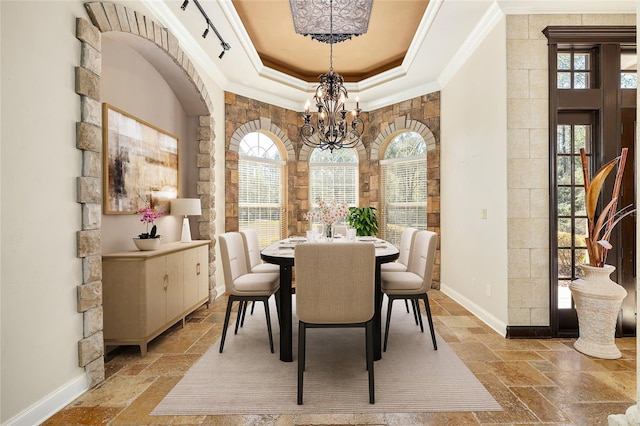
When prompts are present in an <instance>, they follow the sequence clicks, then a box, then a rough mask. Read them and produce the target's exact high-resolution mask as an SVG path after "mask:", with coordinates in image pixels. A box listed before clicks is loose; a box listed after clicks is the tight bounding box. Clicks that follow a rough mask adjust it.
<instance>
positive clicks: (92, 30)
mask: <svg viewBox="0 0 640 426" xmlns="http://www.w3.org/2000/svg"><path fill="white" fill-rule="evenodd" d="M85 8H86V10H87V12H88V14H89V16H90V18H91V20H92V22H93V25H92V24H91V23H90V22H89V21H87V20H85V19H83V18H78V19H77V20H76V37H77V38H78V40H80V42H81V58H80V66H79V67H78V68H76V70H75V78H76V93H77V94H78V95H80V99H81V117H80V118H81V120H80V122H78V123H77V126H76V127H77V128H76V146H77V148H78V149H80V150H82V176H80V177H79V178H78V181H77V188H78V189H77V194H78V195H77V201H78V203H80V205H81V208H82V230H81V231H78V232H77V237H76V238H77V256H78V257H79V258H81V259H82V277H83V280H82V284H81V285H80V286H78V290H77V297H78V303H77V309H78V312H82V313H83V339H82V340H80V341H79V342H78V362H79V365H80V366H81V367H84V368H85V372H86V374H87V381H88V383H89V387H94V386H95V385H97V384H99V383H100V382H102V381H104V379H105V372H104V338H103V334H102V330H103V311H102V247H101V246H102V244H101V238H102V232H101V226H102V225H101V220H102V113H101V111H102V110H101V103H100V74H101V71H102V62H101V53H100V51H101V33H102V32H106V31H119V32H125V33H130V34H133V35H137V36H140V37H144V38H146V39H148V40H149V41H150V42H152V43H154V44H155V45H157V46H158V47H159V48H160V49H161V50H162V51H163V52H165V53H166V54H167V55H169V57H170V58H171V59H172V60H173V61H174V63H175V64H176V66H178V67H180V68H181V69H182V71H183V72H184V73H185V76H186V78H187V79H188V80H189V81H190V82H191V83H192V85H193V87H194V89H195V90H194V94H195V93H197V95H198V96H199V97H200V101H201V102H202V106H203V110H205V111H207V112H208V113H209V115H206V116H200V117H198V128H197V131H196V135H197V136H196V138H197V141H198V154H197V167H198V181H197V184H196V185H197V188H196V191H197V194H198V195H199V197H200V200H201V204H202V215H201V216H200V217H199V218H198V222H199V226H198V232H199V234H200V238H202V239H211V240H212V244H211V248H210V250H209V288H210V297H211V298H215V297H216V296H217V294H216V291H215V288H216V284H215V250H213V246H214V244H215V240H214V236H215V231H216V230H215V223H214V220H215V203H214V193H215V182H214V176H215V175H214V173H213V167H214V157H213V154H214V145H213V144H214V140H215V134H214V131H213V126H214V121H213V118H212V117H211V116H210V114H211V113H212V111H213V104H212V102H211V99H210V98H209V94H208V93H207V90H206V87H205V86H204V82H203V81H202V79H201V78H200V76H199V74H198V72H197V71H196V69H195V67H194V66H193V63H192V62H191V61H190V60H189V58H188V57H187V55H186V54H185V53H184V52H183V51H182V49H181V48H180V46H179V44H178V40H177V38H176V37H175V36H174V35H173V34H171V33H170V32H169V31H167V29H166V28H164V27H161V26H160V25H158V24H157V23H155V22H154V21H153V20H151V19H149V18H147V17H146V16H144V15H142V14H140V13H138V12H136V11H134V10H132V9H129V8H127V7H125V6H123V5H119V4H115V3H102V2H93V3H86V4H85ZM94 25H95V26H94Z"/></svg>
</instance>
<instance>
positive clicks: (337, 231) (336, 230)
mask: <svg viewBox="0 0 640 426" xmlns="http://www.w3.org/2000/svg"><path fill="white" fill-rule="evenodd" d="M333 235H334V236H337V235H342V236H343V237H345V238H346V237H347V225H333Z"/></svg>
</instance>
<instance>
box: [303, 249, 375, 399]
mask: <svg viewBox="0 0 640 426" xmlns="http://www.w3.org/2000/svg"><path fill="white" fill-rule="evenodd" d="M294 256H295V265H296V283H297V290H296V316H297V317H298V320H299V321H298V405H301V404H302V400H303V396H302V394H303V381H304V370H305V360H306V330H307V328H319V327H364V328H365V337H366V339H365V340H366V365H367V370H368V375H369V403H371V404H374V403H375V390H374V374H373V315H374V305H375V302H374V295H375V294H374V286H375V283H374V281H375V248H374V245H373V244H362V243H355V242H354V243H351V242H347V243H342V244H322V243H305V244H299V245H297V246H296V248H295V254H294ZM323 391H328V390H326V389H325V390H323Z"/></svg>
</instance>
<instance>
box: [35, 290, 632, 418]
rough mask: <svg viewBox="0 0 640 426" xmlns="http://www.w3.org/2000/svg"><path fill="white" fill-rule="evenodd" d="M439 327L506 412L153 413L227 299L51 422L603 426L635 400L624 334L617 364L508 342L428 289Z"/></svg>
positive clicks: (550, 346) (213, 330)
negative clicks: (332, 413) (222, 414)
mask: <svg viewBox="0 0 640 426" xmlns="http://www.w3.org/2000/svg"><path fill="white" fill-rule="evenodd" d="M430 297H431V309H432V312H433V315H434V322H435V327H436V330H437V331H438V333H439V334H440V335H441V336H442V337H443V338H444V340H446V341H447V342H448V343H449V345H450V346H451V347H452V348H453V350H454V351H455V352H456V353H457V354H458V356H459V357H460V358H461V359H462V360H463V361H464V362H465V363H466V365H467V366H468V367H469V368H470V369H471V371H473V372H474V374H475V375H476V376H477V377H478V379H479V380H480V381H481V382H482V383H483V384H484V386H485V387H486V388H487V390H489V392H491V394H492V395H493V396H494V397H495V398H496V400H497V401H498V402H499V403H500V405H502V407H503V408H504V411H503V412H469V413H425V414H415V413H411V414H408V413H405V414H403V413H394V414H379V415H359V414H353V415H329V416H327V415H302V416H292V415H281V416H260V415H256V416H206V417H205V416H166V417H163V416H150V415H149V413H150V412H151V411H152V410H153V408H154V407H155V406H156V405H157V404H158V403H159V402H160V401H161V400H162V398H163V397H164V396H165V395H166V394H167V393H168V392H169V391H170V390H171V389H172V387H173V386H174V385H175V384H176V383H178V381H179V380H180V379H181V377H182V376H183V374H184V373H185V372H186V371H187V370H188V369H189V367H190V366H191V365H192V364H193V363H194V362H195V361H196V360H197V359H198V358H199V357H200V355H201V354H202V353H204V352H205V351H206V350H207V349H208V348H209V347H210V346H211V344H212V343H214V342H215V341H216V340H217V339H218V338H219V337H220V334H221V328H222V322H223V320H224V309H225V306H226V298H225V297H221V298H219V299H218V300H216V301H215V302H214V303H213V304H212V305H211V306H210V307H209V309H206V308H205V307H202V308H200V309H198V310H197V311H196V312H194V313H193V314H192V315H190V316H189V317H188V320H187V324H186V326H185V328H184V329H183V328H180V327H179V325H176V326H174V327H173V328H171V329H170V330H168V331H167V332H166V333H164V334H163V335H161V336H159V337H158V338H156V339H155V340H154V341H153V342H152V343H150V345H149V353H148V355H147V356H146V357H145V358H141V357H140V352H139V350H138V348H137V347H122V348H117V349H116V350H115V351H113V352H111V353H110V354H109V355H108V356H107V359H106V360H105V368H106V380H105V382H104V383H102V384H100V385H99V386H97V387H96V388H94V389H92V390H90V391H88V392H86V393H85V394H83V395H82V396H81V397H79V398H78V399H77V400H75V401H73V402H72V403H71V404H69V405H68V406H67V407H65V408H64V409H62V410H60V411H59V412H58V413H56V414H55V415H54V416H52V417H51V418H50V419H48V420H47V421H46V422H45V423H44V425H47V426H53V425H64V426H69V425H136V426H139V425H151V424H154V425H278V426H280V425H282V426H285V425H339V424H340V425H342V424H349V425H355V424H362V425H365V424H366V425H402V426H405V425H476V424H482V425H507V424H509V425H511V424H527V425H531V424H552V425H606V424H607V415H608V414H612V413H613V414H621V413H624V412H625V411H626V409H627V408H628V407H629V406H631V405H633V404H635V399H636V349H635V348H636V339H631V338H626V339H617V340H616V343H617V345H618V347H619V348H620V350H621V351H622V354H623V357H622V358H621V359H619V360H600V359H595V358H590V357H588V356H585V355H582V354H580V353H579V352H577V351H575V350H574V349H573V347H572V342H573V339H551V340H509V339H505V338H503V337H501V336H499V335H498V334H496V333H495V332H494V331H493V330H492V329H490V328H489V327H487V326H486V325H485V324H484V323H482V322H481V321H480V320H478V319H477V318H475V317H474V316H473V315H471V313H469V312H468V311H467V310H465V309H464V308H462V307H461V306H460V305H459V304H457V303H456V302H454V301H453V300H451V299H450V298H449V297H447V296H446V295H444V294H443V293H442V292H440V291H437V290H433V291H430Z"/></svg>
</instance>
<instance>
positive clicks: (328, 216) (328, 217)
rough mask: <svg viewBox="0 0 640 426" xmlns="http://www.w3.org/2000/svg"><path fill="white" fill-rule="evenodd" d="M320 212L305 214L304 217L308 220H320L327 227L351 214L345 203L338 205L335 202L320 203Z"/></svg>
mask: <svg viewBox="0 0 640 426" xmlns="http://www.w3.org/2000/svg"><path fill="white" fill-rule="evenodd" d="M318 206H319V207H320V208H319V210H314V211H310V212H307V213H305V215H304V217H305V219H307V220H310V221H312V220H314V219H315V220H319V221H320V222H322V223H324V224H325V225H333V224H334V223H336V222H338V221H339V220H340V219H342V218H344V217H346V216H347V215H348V214H349V207H348V206H347V205H346V204H345V203H336V202H335V201H333V200H332V201H322V200H321V201H319V202H318Z"/></svg>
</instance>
